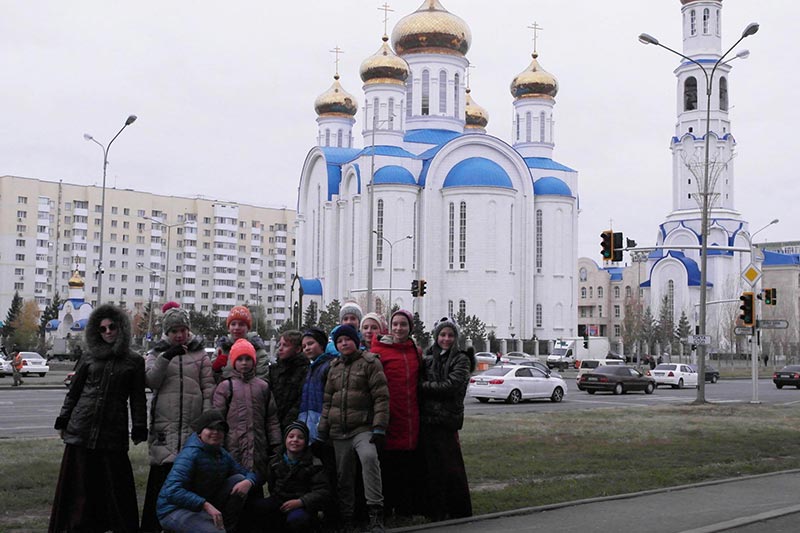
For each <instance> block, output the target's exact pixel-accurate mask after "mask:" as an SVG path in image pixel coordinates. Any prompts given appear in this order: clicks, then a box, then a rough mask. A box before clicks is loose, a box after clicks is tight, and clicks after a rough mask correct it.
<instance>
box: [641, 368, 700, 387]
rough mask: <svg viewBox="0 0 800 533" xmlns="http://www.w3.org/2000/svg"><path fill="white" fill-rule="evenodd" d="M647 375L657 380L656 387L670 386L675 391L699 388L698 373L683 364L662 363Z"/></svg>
mask: <svg viewBox="0 0 800 533" xmlns="http://www.w3.org/2000/svg"><path fill="white" fill-rule="evenodd" d="M647 375H648V376H651V377H652V378H653V379H655V380H656V387H658V386H659V385H669V386H671V387H672V388H673V389H682V388H684V387H697V371H696V370H693V369H692V367H691V366H689V365H685V364H682V363H661V364H660V365H658V366H656V367H655V368H654V369H652V370H648V371H647Z"/></svg>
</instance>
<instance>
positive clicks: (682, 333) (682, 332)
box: [675, 311, 692, 354]
mask: <svg viewBox="0 0 800 533" xmlns="http://www.w3.org/2000/svg"><path fill="white" fill-rule="evenodd" d="M675 334H676V336H677V337H678V338H679V339H685V338H686V337H687V336H689V335H691V334H692V326H691V325H690V324H689V318H688V317H687V316H686V311H681V317H680V318H679V319H678V327H677V328H675ZM683 353H687V354H688V353H689V350H686V349H684V350H683Z"/></svg>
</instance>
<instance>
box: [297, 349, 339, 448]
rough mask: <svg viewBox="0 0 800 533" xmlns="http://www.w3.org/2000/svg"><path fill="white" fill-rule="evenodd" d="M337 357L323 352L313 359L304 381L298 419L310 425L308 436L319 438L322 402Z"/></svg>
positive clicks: (310, 438) (312, 438)
mask: <svg viewBox="0 0 800 533" xmlns="http://www.w3.org/2000/svg"><path fill="white" fill-rule="evenodd" d="M335 357H338V356H334V355H332V354H329V353H327V352H326V353H323V354H320V355H318V356H317V358H316V359H314V360H313V361H311V365H310V366H309V367H308V372H307V373H306V379H305V381H304V382H303V391H302V393H301V395H300V413H299V414H298V415H297V419H298V420H300V421H301V422H303V423H305V425H306V427H308V438H309V440H312V441H313V440H314V439H316V438H317V425H319V419H320V417H321V416H322V403H323V400H324V397H325V383H326V382H327V381H328V372H329V371H330V367H331V360H333V359H334V358H335Z"/></svg>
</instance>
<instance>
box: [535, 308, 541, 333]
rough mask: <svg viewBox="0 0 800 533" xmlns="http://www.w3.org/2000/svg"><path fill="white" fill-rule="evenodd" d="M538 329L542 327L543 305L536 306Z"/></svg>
mask: <svg viewBox="0 0 800 533" xmlns="http://www.w3.org/2000/svg"><path fill="white" fill-rule="evenodd" d="M536 327H537V328H540V327H542V304H536Z"/></svg>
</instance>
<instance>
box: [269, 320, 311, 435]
mask: <svg viewBox="0 0 800 533" xmlns="http://www.w3.org/2000/svg"><path fill="white" fill-rule="evenodd" d="M302 340H303V334H302V333H300V332H299V331H296V330H289V331H284V332H283V334H282V335H281V338H280V341H279V342H278V360H277V361H276V362H275V364H273V365H270V367H269V382H270V384H271V385H272V394H273V395H274V396H275V404H276V405H277V406H278V421H279V422H280V424H281V429H282V430H285V429H286V427H287V426H288V425H289V424H291V423H292V422H294V421H295V420H297V415H298V414H299V413H300V395H301V394H302V392H303V380H305V379H306V372H307V371H308V359H306V357H305V356H304V355H303V347H302Z"/></svg>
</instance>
